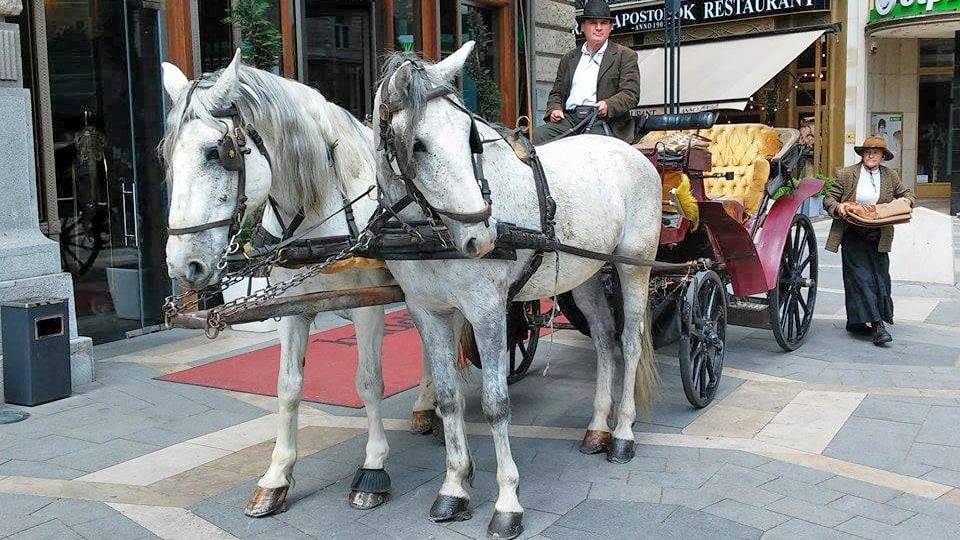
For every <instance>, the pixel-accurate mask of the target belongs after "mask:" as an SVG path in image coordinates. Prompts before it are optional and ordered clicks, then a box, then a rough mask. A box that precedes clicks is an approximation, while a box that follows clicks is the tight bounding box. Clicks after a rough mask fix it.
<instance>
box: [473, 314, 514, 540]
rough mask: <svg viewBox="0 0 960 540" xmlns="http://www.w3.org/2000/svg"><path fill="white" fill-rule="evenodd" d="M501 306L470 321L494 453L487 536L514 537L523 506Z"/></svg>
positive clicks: (484, 413)
mask: <svg viewBox="0 0 960 540" xmlns="http://www.w3.org/2000/svg"><path fill="white" fill-rule="evenodd" d="M505 314H506V308H505V306H502V305H501V306H499V307H498V309H494V310H492V312H490V313H487V314H485V315H483V316H482V317H481V318H480V319H479V320H476V319H474V320H472V321H471V322H473V323H474V335H475V336H476V340H477V348H478V349H479V351H480V355H481V358H482V361H483V370H482V371H483V387H482V389H481V403H482V405H483V415H484V417H486V419H487V423H488V424H490V432H491V434H492V435H493V445H494V449H495V450H496V453H497V485H498V487H499V493H498V496H497V502H496V504H495V505H494V512H493V517H492V518H490V523H489V524H488V525H487V536H488V537H489V538H498V539H500V538H504V539H505V538H516V537H517V536H520V534H522V533H523V507H522V506H520V499H519V497H518V495H519V492H520V474H519V473H518V472H517V464H516V463H515V462H514V461H513V455H512V453H511V451H510V438H509V434H508V428H509V427H510V395H509V394H508V391H507V370H508V366H509V364H508V361H507V347H506V343H507V320H506V317H505Z"/></svg>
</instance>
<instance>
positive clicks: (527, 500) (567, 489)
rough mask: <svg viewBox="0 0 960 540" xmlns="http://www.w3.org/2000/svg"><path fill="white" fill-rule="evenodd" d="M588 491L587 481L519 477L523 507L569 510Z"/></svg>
mask: <svg viewBox="0 0 960 540" xmlns="http://www.w3.org/2000/svg"><path fill="white" fill-rule="evenodd" d="M631 488H632V489H636V488H634V487H632V486H631ZM590 491H591V485H590V484H589V483H587V482H564V481H562V480H554V479H550V478H542V477H536V476H534V477H521V478H520V503H521V504H522V505H523V507H524V508H526V509H531V510H540V511H541V512H549V513H551V514H558V515H562V514H565V513H567V512H569V511H570V509H572V508H574V507H575V506H577V505H578V504H580V503H581V502H583V500H584V499H586V498H587V494H588V493H589V492H590Z"/></svg>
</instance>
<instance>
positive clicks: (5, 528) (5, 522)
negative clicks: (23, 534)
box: [0, 513, 51, 538]
mask: <svg viewBox="0 0 960 540" xmlns="http://www.w3.org/2000/svg"><path fill="white" fill-rule="evenodd" d="M48 521H51V520H50V518H48V517H41V516H34V515H30V514H15V513H10V514H4V515H3V516H2V519H0V538H7V537H8V535H11V534H16V533H18V532H20V531H25V530H28V529H31V528H33V527H36V526H37V525H40V524H43V523H46V522H48Z"/></svg>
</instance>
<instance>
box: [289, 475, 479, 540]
mask: <svg viewBox="0 0 960 540" xmlns="http://www.w3.org/2000/svg"><path fill="white" fill-rule="evenodd" d="M440 483H441V482H440V479H437V480H434V481H431V482H430V483H428V484H425V485H422V486H420V487H418V488H417V489H415V490H413V491H411V492H409V493H406V494H404V495H402V496H400V497H396V498H394V499H393V500H392V501H391V502H390V503H389V504H386V505H383V506H381V507H379V508H376V509H374V510H371V511H369V512H365V514H366V515H364V516H362V517H360V518H359V519H358V520H357V521H359V523H360V524H362V525H364V526H366V527H369V528H373V529H376V530H377V531H379V532H380V533H381V534H386V535H389V536H393V537H398V538H426V537H432V538H464V536H463V535H461V534H460V533H458V532H456V531H453V530H451V529H448V528H446V527H444V526H443V525H442V524H438V523H432V522H430V520H428V519H427V513H428V511H429V509H430V505H431V504H433V501H434V499H435V498H436V496H437V490H438V489H439V487H440ZM325 491H326V490H325ZM482 502H484V501H481V503H482ZM477 504H478V503H477V502H475V501H471V506H470V507H471V508H476V505H477ZM344 506H345V505H344ZM327 512H329V509H326V508H323V509H322V510H319V511H318V510H314V514H320V515H321V517H322V515H323V514H325V513H327ZM353 512H354V514H353V516H354V518H355V516H356V511H355V510H354V511H353ZM474 519H477V518H476V517H475V518H474ZM324 523H327V522H324ZM294 525H296V524H294ZM297 527H298V528H300V529H303V530H309V531H311V533H313V531H314V530H315V529H313V528H309V527H308V528H305V527H301V526H299V525H297ZM315 527H317V529H316V530H318V531H324V530H327V529H329V528H330V525H328V524H327V525H325V524H321V523H318V524H317V525H315Z"/></svg>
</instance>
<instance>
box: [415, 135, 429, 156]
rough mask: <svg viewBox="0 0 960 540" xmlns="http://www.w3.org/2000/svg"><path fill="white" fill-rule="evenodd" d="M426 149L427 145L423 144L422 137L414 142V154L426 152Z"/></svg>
mask: <svg viewBox="0 0 960 540" xmlns="http://www.w3.org/2000/svg"><path fill="white" fill-rule="evenodd" d="M426 151H427V145H425V144H423V141H421V140H420V139H417V140H416V141H414V142H413V153H414V154H417V153H420V152H426Z"/></svg>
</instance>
